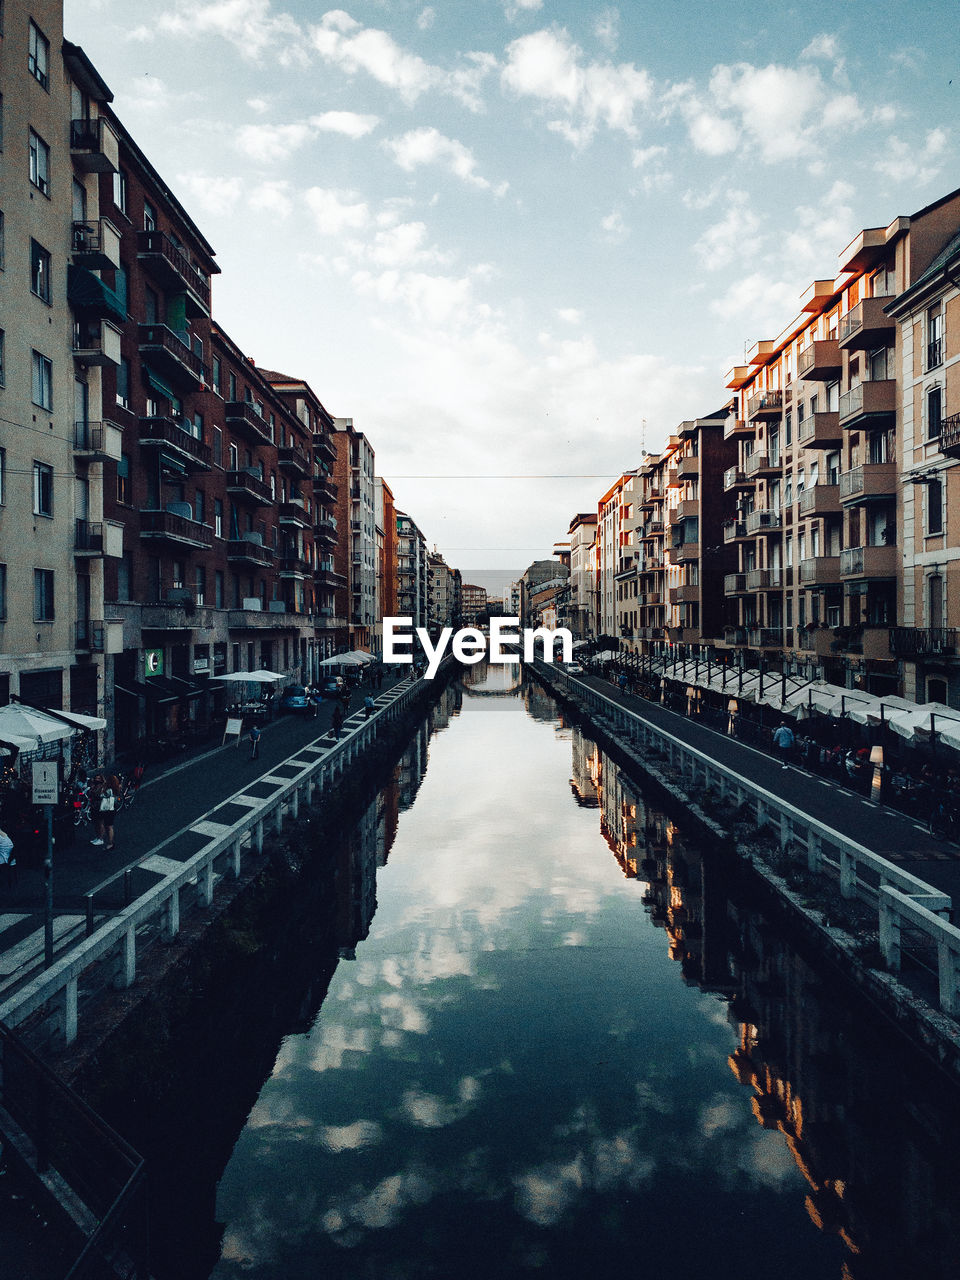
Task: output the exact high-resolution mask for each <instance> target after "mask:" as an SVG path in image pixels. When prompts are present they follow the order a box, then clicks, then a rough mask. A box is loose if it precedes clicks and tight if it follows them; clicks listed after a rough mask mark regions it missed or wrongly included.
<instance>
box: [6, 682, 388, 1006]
mask: <svg viewBox="0 0 960 1280" xmlns="http://www.w3.org/2000/svg"><path fill="white" fill-rule="evenodd" d="M407 671H408V669H407V668H403V669H402V672H403V674H402V675H400V676H399V677H396V678H390V677H389V676H388V677H387V679H386V680H385V681H384V685H383V689H382V691H379V690H377V691H372V692H373V694H374V698H375V701H376V702H377V703H378V704H379V703H380V702H381V701H382V700H383V699H385V698H386V697H387V696H388V695H389V694H390V693H392V692H393V690H394V689H395V688H396V686H397V685H398V684H399V683H402V681H403V680H404V679H406V678H407ZM368 692H371V690H369V689H361V690H355V691H354V692H353V693H352V694H351V701H350V706H349V708H348V710H347V718H346V721H345V725H344V728H345V729H346V730H347V731H349V729H351V728H354V727H356V726H357V725H359V724H361V723H362V722H363V721H364V720H365V719H366V713H365V711H364V709H363V699H364V697H365V695H366V694H367V693H368ZM335 705H336V703H335V702H334V701H324V703H323V705H322V706H321V707H320V708H319V711H318V714H317V715H316V716H313V715H311V714H309V713H308V714H306V715H285V716H281V717H280V718H279V719H277V720H275V721H272V722H271V723H269V724H268V725H266V726H264V730H263V736H262V738H261V740H260V748H259V753H258V756H257V759H256V760H251V758H250V743H249V741H248V740H247V738H246V737H244V738H241V740H240V741H239V743H238V742H236V741H235V740H233V741H231V742H230V743H229V744H227V745H225V746H221V747H214V748H213V749H212V750H208V751H205V752H202V753H200V754H198V755H196V756H194V757H192V758H190V759H187V760H182V761H179V762H178V763H177V764H174V765H172V766H171V767H168V768H167V769H166V770H164V771H163V772H157V773H154V774H151V773H150V772H148V773H147V776H146V778H145V779H144V782H143V784H142V786H141V787H140V790H139V792H138V793H137V796H136V799H135V802H134V803H133V805H132V806H131V807H130V808H125V809H123V810H122V811H121V812H120V813H118V814H117V816H116V847H115V848H114V849H113V850H112V851H111V852H107V851H106V850H104V849H103V848H97V847H94V846H92V845H91V843H90V841H91V839H92V837H93V835H94V831H93V828H92V826H89V825H83V826H81V827H80V828H78V829H77V831H76V838H75V840H74V842H73V844H72V845H70V846H69V847H66V848H64V847H61V846H59V845H58V846H56V847H55V849H54V856H53V866H54V872H53V888H54V943H55V951H56V953H57V954H62V953H63V952H64V951H65V950H67V949H68V948H69V947H70V946H72V945H73V944H74V943H75V942H76V941H78V940H79V939H80V938H82V937H83V936H84V932H85V924H86V914H85V913H86V895H87V894H88V893H90V892H91V891H92V890H94V889H96V888H97V887H98V886H100V885H102V884H103V883H104V882H105V881H107V880H109V879H110V878H111V877H117V879H116V887H115V889H114V894H115V896H116V898H117V901H116V903H115V904H113V905H117V906H121V905H123V903H122V900H121V897H120V895H122V893H123V892H124V885H123V876H122V874H120V873H123V872H124V871H127V870H128V871H129V873H130V874H129V885H128V888H129V892H130V894H131V898H136V897H139V896H140V895H141V894H142V893H145V892H146V891H147V890H148V889H150V888H152V887H153V886H154V885H156V884H158V883H159V882H160V881H161V880H162V879H164V878H165V877H166V876H167V875H168V874H169V873H170V872H171V871H172V870H178V869H179V868H180V866H181V865H182V863H183V862H185V861H186V860H187V859H188V858H189V857H190V856H191V855H192V854H193V852H194V851H195V850H196V847H197V843H198V839H199V837H198V835H197V833H196V830H191V827H195V828H197V830H200V829H202V826H203V824H202V823H200V824H199V827H198V826H197V824H198V820H200V819H202V818H203V816H204V815H206V814H209V813H210V811H211V809H215V808H216V807H217V806H218V805H224V802H226V801H228V800H230V799H231V797H235V796H236V795H237V792H238V790H241V789H242V790H243V791H244V792H246V793H248V794H251V795H253V796H256V795H257V793H258V791H260V792H263V791H264V788H266V790H267V791H269V789H270V788H271V786H272V785H274V784H275V782H276V781H277V780H283V781H286V778H284V777H283V772H284V767H285V762H287V761H289V760H290V759H291V757H295V756H297V755H298V754H299V753H304V752H306V753H310V752H311V751H315V750H318V749H319V747H318V745H317V744H320V743H322V744H323V746H332V745H333V738H332V736H331V732H330V724H331V721H332V718H333V709H334V706H335ZM226 807H227V808H230V807H231V806H226ZM221 812H223V811H222V810H221V811H219V812H218V814H217V817H218V818H219V817H220V815H221ZM104 900H105V901H107V902H109V901H110V899H109V897H108V896H107V897H105V899H104ZM43 951H44V881H43V869H42V867H39V866H32V867H20V868H18V869H17V870H16V872H15V873H14V875H12V876H10V877H9V878H8V879H7V880H6V881H0V1000H2V999H3V998H4V997H5V996H7V995H9V994H10V993H11V992H12V991H14V990H15V989H16V988H18V987H19V986H20V985H21V984H22V982H23V981H24V980H25V979H26V978H27V977H28V976H29V975H33V974H34V973H36V972H37V971H38V970H39V969H40V968H41V967H42V963H43Z"/></svg>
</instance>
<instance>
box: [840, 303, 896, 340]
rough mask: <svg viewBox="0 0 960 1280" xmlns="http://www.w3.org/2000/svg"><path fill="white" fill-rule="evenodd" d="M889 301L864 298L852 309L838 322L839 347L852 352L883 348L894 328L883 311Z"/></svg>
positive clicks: (892, 322) (891, 321)
mask: <svg viewBox="0 0 960 1280" xmlns="http://www.w3.org/2000/svg"><path fill="white" fill-rule="evenodd" d="M889 301H890V299H889V298H864V299H863V301H862V302H859V303H857V305H856V306H855V307H852V308H851V309H850V311H849V312H848V313H847V314H846V315H845V316H843V318H842V319H841V321H840V332H839V333H838V334H837V341H838V343H839V345H840V346H841V347H844V348H845V349H847V350H854V351H863V350H866V349H867V348H871V349H872V348H873V347H879V346H883V345H884V342H885V340H886V339H887V338H888V337H890V338H892V337H893V332H894V328H895V324H894V321H893V320H892V319H891V318H890V316H888V315H885V314H884V310H883V308H884V306H885V305H886V303H888V302H889Z"/></svg>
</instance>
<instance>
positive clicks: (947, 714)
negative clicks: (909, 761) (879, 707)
mask: <svg viewBox="0 0 960 1280" xmlns="http://www.w3.org/2000/svg"><path fill="white" fill-rule="evenodd" d="M889 723H890V728H891V729H892V730H893V731H894V733H896V734H898V735H899V737H901V738H906V739H907V741H908V742H914V741H917V740H920V739H928V738H929V737H930V735H931V731H933V732H935V733H936V735H937V737H938V738H943V739H944V740H945V741H947V742H949V743H950V744H951V746H957V745H960V713H958V712H956V711H954V710H953V708H952V707H947V706H944V704H943V703H942V702H924V703H923V704H922V705H920V706H916V705H914V708H913V710H912V711H901V712H899V713H898V714H897V715H893V716H891V717H890V721H889Z"/></svg>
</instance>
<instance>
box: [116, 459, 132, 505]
mask: <svg viewBox="0 0 960 1280" xmlns="http://www.w3.org/2000/svg"><path fill="white" fill-rule="evenodd" d="M117 501H118V502H122V503H124V504H125V505H128V506H129V504H130V455H129V453H121V455H120V459H119V461H118V462H117Z"/></svg>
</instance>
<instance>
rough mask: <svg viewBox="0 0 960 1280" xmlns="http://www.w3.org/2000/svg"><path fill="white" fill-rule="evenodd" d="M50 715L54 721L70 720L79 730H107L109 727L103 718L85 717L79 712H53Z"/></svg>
mask: <svg viewBox="0 0 960 1280" xmlns="http://www.w3.org/2000/svg"><path fill="white" fill-rule="evenodd" d="M49 714H50V715H51V716H52V717H53V719H54V720H69V722H70V723H71V724H75V725H76V726H77V728H78V729H105V728H106V727H107V722H106V720H104V719H103V717H102V716H85V715H82V714H81V712H79V711H56V712H54V711H51V712H50V713H49Z"/></svg>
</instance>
